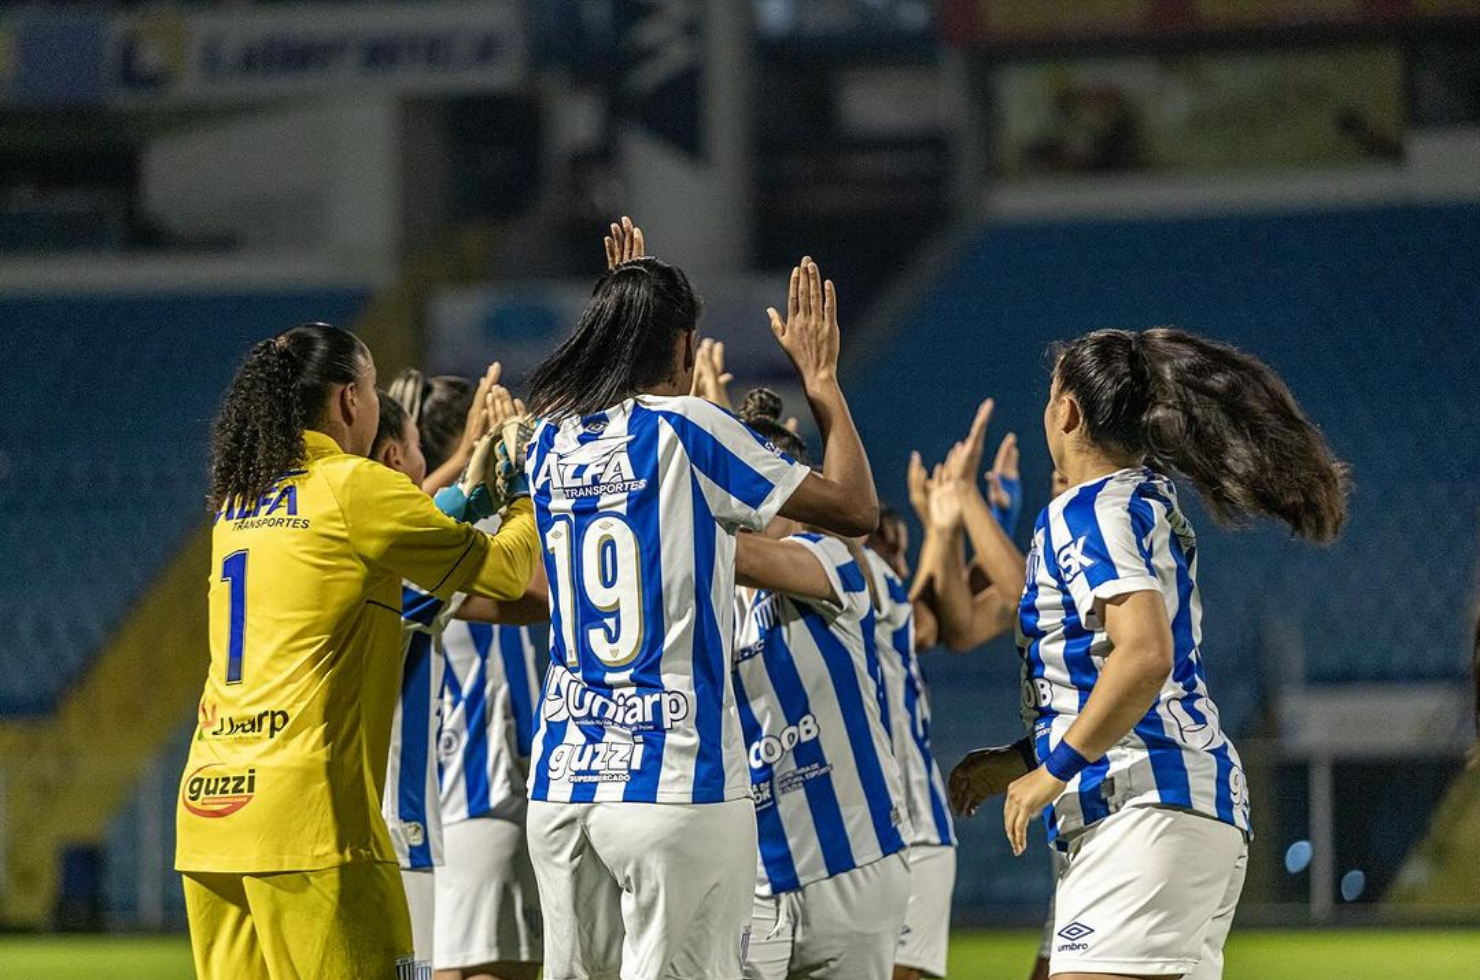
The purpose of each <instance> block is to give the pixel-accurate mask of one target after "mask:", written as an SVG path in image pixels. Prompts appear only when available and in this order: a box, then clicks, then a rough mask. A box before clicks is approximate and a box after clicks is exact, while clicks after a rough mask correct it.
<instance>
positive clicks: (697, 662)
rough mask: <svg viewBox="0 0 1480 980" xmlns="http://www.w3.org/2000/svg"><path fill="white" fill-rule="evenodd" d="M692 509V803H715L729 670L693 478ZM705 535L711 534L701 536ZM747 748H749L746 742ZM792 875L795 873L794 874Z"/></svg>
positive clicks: (704, 514) (721, 790) (707, 517)
mask: <svg viewBox="0 0 1480 980" xmlns="http://www.w3.org/2000/svg"><path fill="white" fill-rule="evenodd" d="M692 482H693V489H692V496H693V507H694V532H693V533H694V597H695V598H694V613H695V621H694V659H693V670H694V727H695V728H696V729H697V730H698V733H699V746H698V750H697V752H696V757H695V760H694V802H695V803H719V802H721V801H723V800H724V798H725V758H724V731H723V729H724V716H723V714H722V712H721V711H720V710H718V709H719V708H720V706H721V705H722V704H723V702H724V689H725V680H726V678H725V676H724V675H725V672H726V671H728V670H729V669H730V665H729V662H728V660H727V658H726V657H725V656H724V649H725V646H724V640H723V639H721V637H720V628H719V613H718V611H717V610H716V609H715V608H714V603H712V602H710V601H709V595H710V593H711V592H713V591H714V559H715V555H714V550H715V549H714V533H713V531H712V530H710V529H711V528H712V527H713V526H714V515H713V514H711V513H710V511H709V502H708V500H706V499H705V497H704V491H703V488H701V487H700V486H699V480H698V478H697V477H695V478H694V479H693V481H692ZM706 531H708V532H709V533H705V532H706ZM746 744H747V745H749V744H750V740H749V739H748V738H747V740H746ZM793 873H795V872H794V871H793Z"/></svg>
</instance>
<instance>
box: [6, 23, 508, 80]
mask: <svg viewBox="0 0 1480 980" xmlns="http://www.w3.org/2000/svg"><path fill="white" fill-rule="evenodd" d="M519 10H520V8H519V4H518V3H517V2H516V0H482V2H478V0H430V2H424V3H415V4H410V3H401V4H375V3H370V4H331V5H312V4H308V5H302V6H285V7H278V8H275V7H270V6H269V7H261V8H258V7H233V8H224V9H211V8H205V9H201V10H185V9H162V10H151V9H145V10H141V11H136V12H120V13H102V14H98V13H83V14H77V13H72V12H69V11H53V10H51V9H48V8H32V9H23V10H22V11H20V12H19V13H18V14H16V15H14V16H7V17H3V18H0V98H3V99H4V100H5V101H6V102H9V103H12V104H22V105H68V104H72V105H76V104H99V103H107V104H114V105H122V106H130V105H137V106H172V105H201V104H212V103H223V102H247V101H253V100H257V99H263V98H272V97H275V96H278V95H282V94H284V93H292V94H294V95H298V94H302V93H305V92H313V91H325V90H333V89H353V90H354V91H355V92H357V93H359V92H367V91H398V92H449V91H475V90H488V89H497V88H507V87H508V86H510V85H512V84H514V83H516V82H518V81H520V80H521V79H522V78H523V75H524V65H525V51H524V34H523V27H522V23H521V20H520V13H519Z"/></svg>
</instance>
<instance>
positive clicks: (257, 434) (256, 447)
mask: <svg viewBox="0 0 1480 980" xmlns="http://www.w3.org/2000/svg"><path fill="white" fill-rule="evenodd" d="M369 359H370V352H369V350H367V349H366V348H365V345H364V344H363V343H361V342H360V339H359V338H358V337H356V336H355V335H354V334H352V333H350V332H349V331H348V330H344V329H342V328H340V327H331V326H329V325H328V324H327V323H305V324H302V325H300V326H296V327H293V328H292V329H289V330H285V331H283V332H282V333H280V334H278V335H277V336H276V337H273V338H271V339H269V340H264V341H262V342H261V343H259V344H257V345H256V346H255V347H253V348H252V349H251V351H250V352H248V354H247V357H246V360H244V361H243V362H242V365H241V367H240V368H238V369H237V372H236V377H235V378H233V379H232V380H231V385H230V386H229V387H228V388H227V389H226V395H225V397H223V398H222V400H221V408H220V410H219V411H218V412H217V413H216V421H215V423H214V424H213V425H212V427H211V492H210V497H209V503H210V507H211V510H212V511H213V512H216V511H219V510H220V509H221V508H222V507H224V506H225V505H226V504H228V503H230V502H231V501H235V500H255V499H257V498H258V497H260V496H261V495H262V494H263V493H264V492H266V490H267V488H268V487H270V486H272V484H273V483H274V482H276V481H277V480H278V479H279V478H281V477H282V475H283V474H284V473H286V472H288V471H289V470H291V469H293V468H294V467H295V466H297V465H299V464H300V463H302V462H303V431H304V430H305V429H307V428H310V427H311V426H313V425H314V424H316V423H317V422H318V421H319V418H320V416H321V414H322V413H323V411H324V406H325V403H326V402H327V401H328V398H329V392H330V389H331V388H332V387H333V386H334V385H336V384H349V383H351V382H352V381H354V380H355V379H357V378H358V377H359V376H360V373H361V372H362V371H364V370H365V368H366V366H367V364H368V362H369Z"/></svg>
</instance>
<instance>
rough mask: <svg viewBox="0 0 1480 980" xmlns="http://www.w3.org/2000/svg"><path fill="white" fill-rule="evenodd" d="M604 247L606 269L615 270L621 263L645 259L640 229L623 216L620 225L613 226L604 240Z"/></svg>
mask: <svg viewBox="0 0 1480 980" xmlns="http://www.w3.org/2000/svg"><path fill="white" fill-rule="evenodd" d="M604 243H605V245H606V267H607V268H608V269H615V268H616V267H617V266H619V265H621V264H622V263H623V262H631V261H632V260H633V259H641V258H646V257H647V251H646V244H645V243H644V242H643V240H642V229H641V228H639V227H637V226H636V225H634V224H633V223H632V219H631V218H629V217H627V216H625V215H623V216H622V220H621V223H619V224H613V225H612V227H611V234H610V235H607V236H606V238H605V239H604Z"/></svg>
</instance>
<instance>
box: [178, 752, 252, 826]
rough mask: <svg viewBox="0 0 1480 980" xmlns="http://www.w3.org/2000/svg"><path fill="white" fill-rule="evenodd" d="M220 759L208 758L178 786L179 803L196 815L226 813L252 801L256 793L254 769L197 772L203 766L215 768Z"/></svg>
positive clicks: (222, 815) (220, 814)
mask: <svg viewBox="0 0 1480 980" xmlns="http://www.w3.org/2000/svg"><path fill="white" fill-rule="evenodd" d="M219 767H220V763H217V762H212V763H208V764H206V765H204V766H201V767H200V768H199V769H197V770H195V771H194V772H192V773H191V774H190V775H189V776H186V777H185V785H184V786H183V787H181V790H180V803H181V804H182V805H183V806H184V807H185V809H186V810H188V811H189V812H191V813H193V814H195V815H196V816H197V817H211V818H216V817H229V816H231V815H232V814H233V813H235V812H237V811H238V810H240V809H241V808H242V807H244V806H246V805H247V804H248V803H250V802H252V797H253V796H255V795H256V793H257V770H256V769H248V770H247V771H246V772H245V773H228V774H224V775H209V776H204V775H201V774H202V773H204V772H205V771H206V770H207V769H216V768H219Z"/></svg>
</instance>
